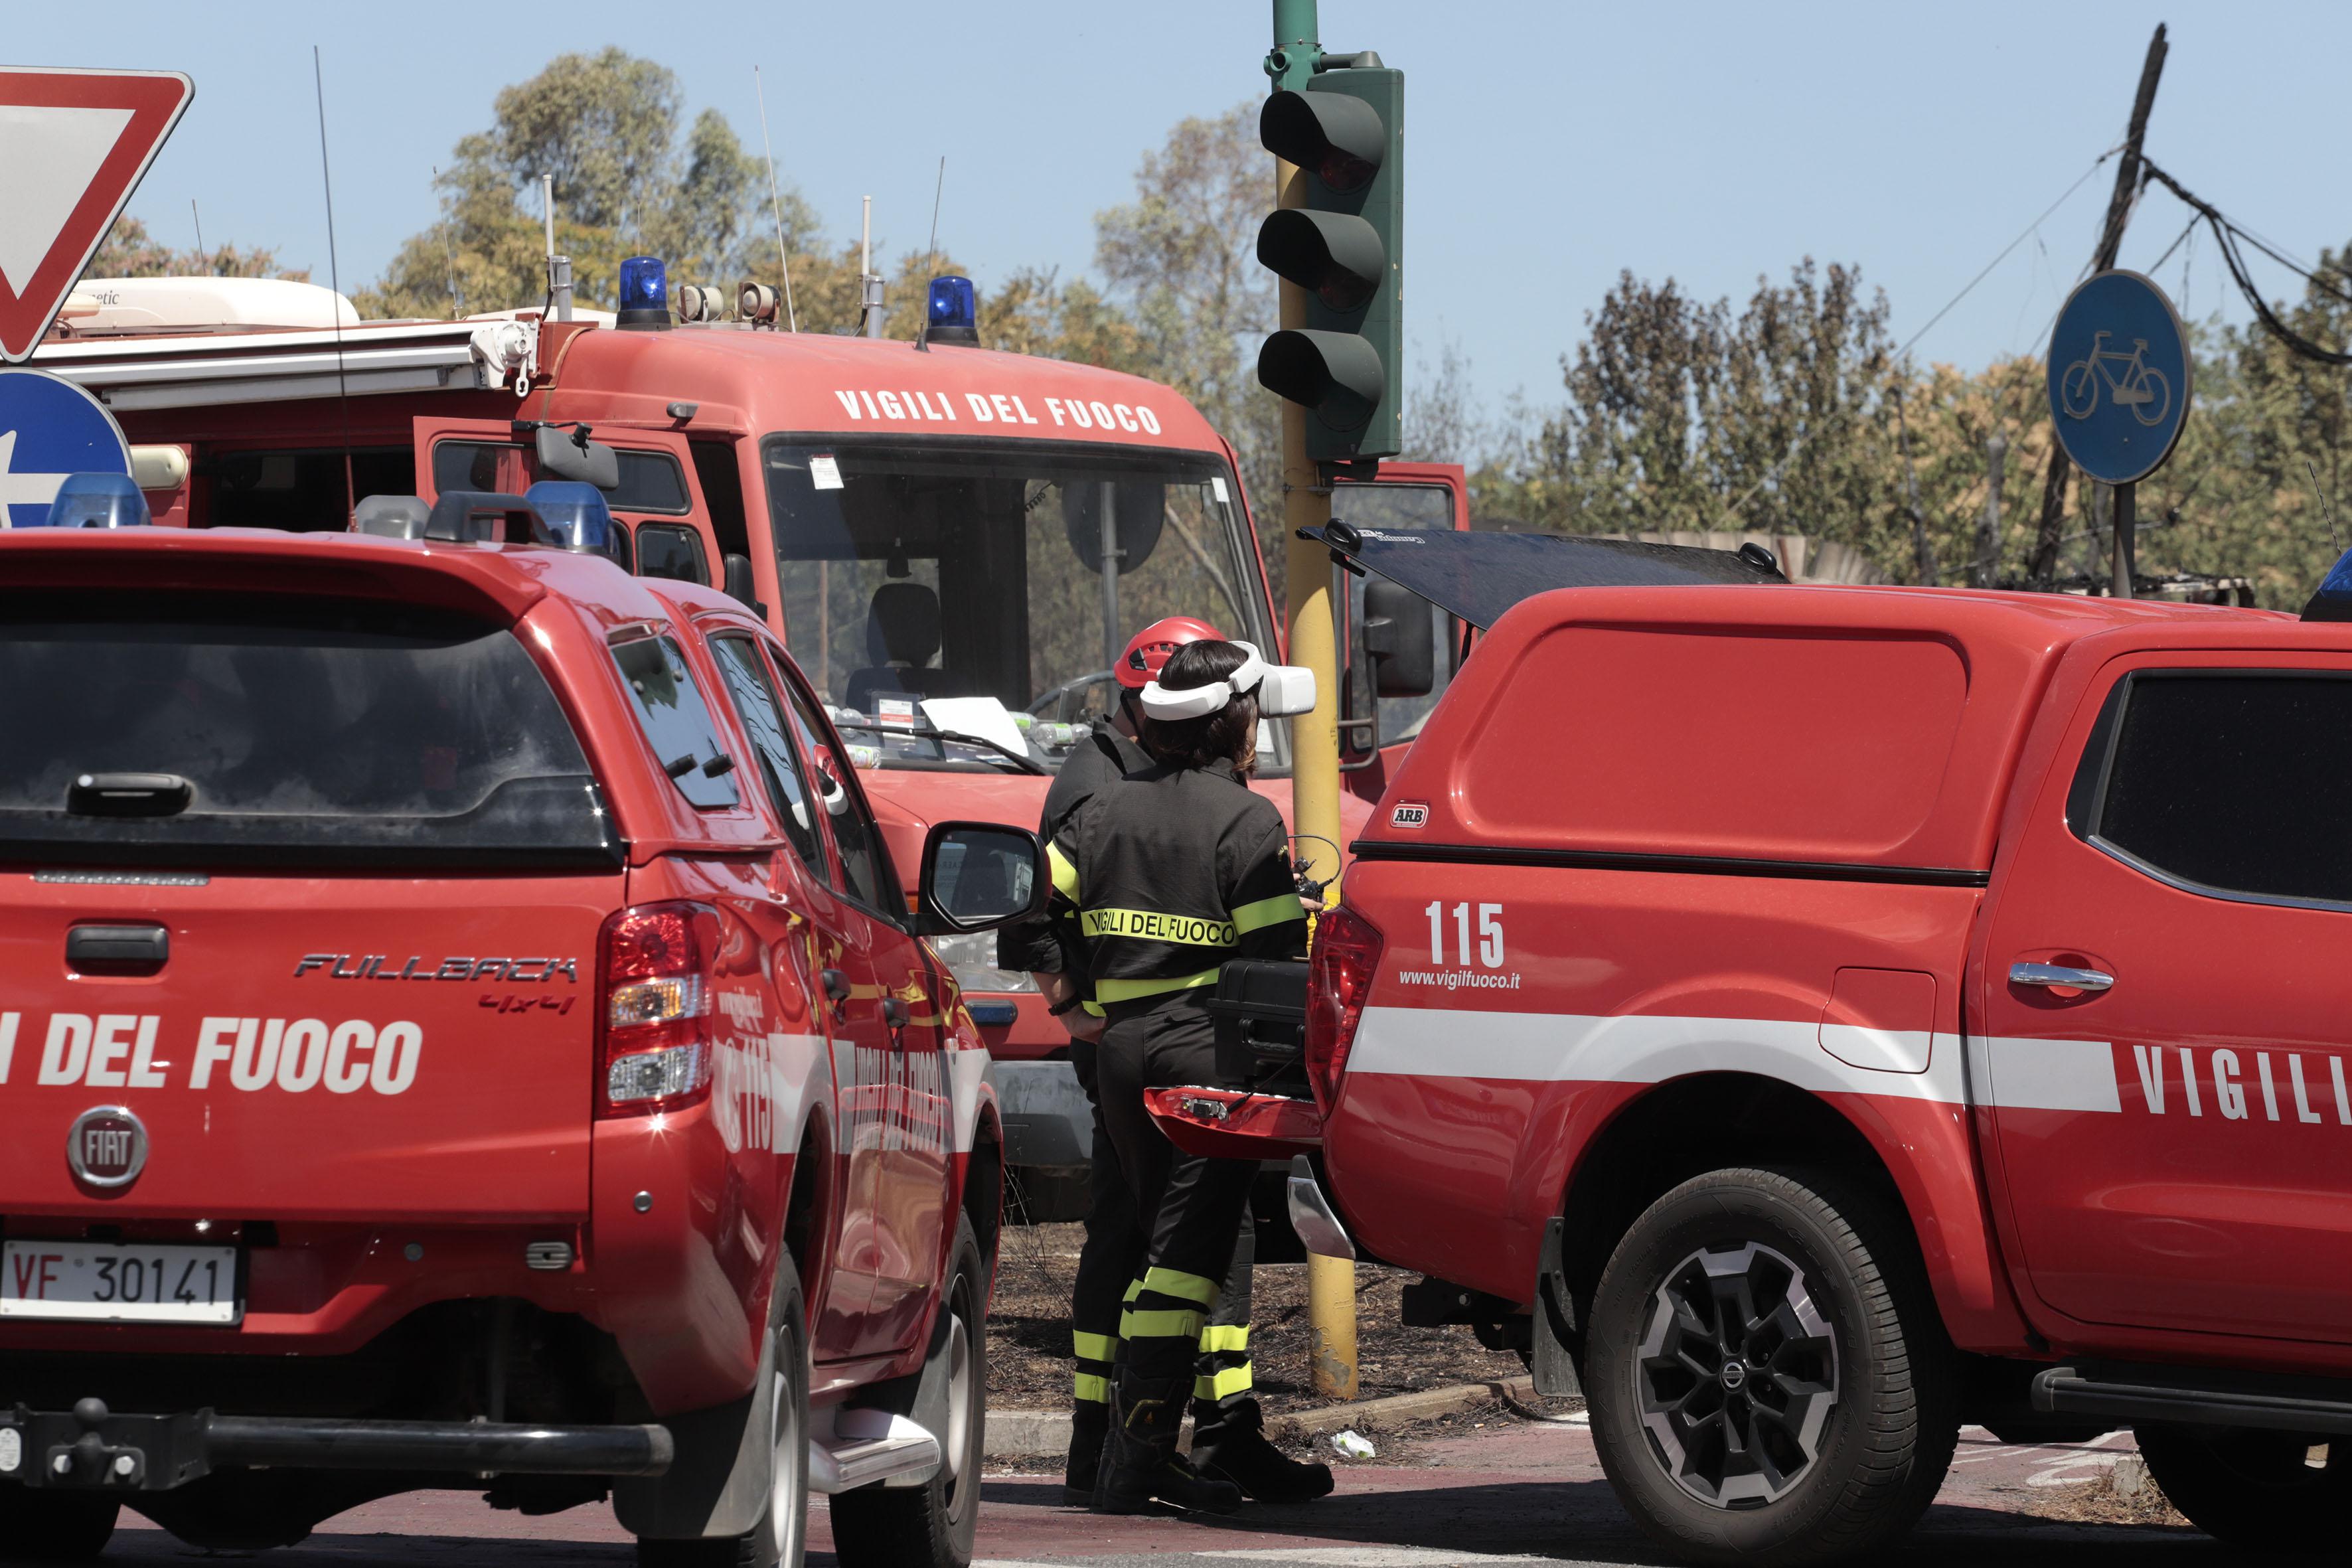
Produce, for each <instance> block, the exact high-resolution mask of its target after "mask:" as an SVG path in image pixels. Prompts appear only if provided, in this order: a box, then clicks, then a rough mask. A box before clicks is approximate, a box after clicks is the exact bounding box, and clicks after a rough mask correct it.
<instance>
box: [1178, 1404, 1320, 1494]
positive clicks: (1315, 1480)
mask: <svg viewBox="0 0 2352 1568" xmlns="http://www.w3.org/2000/svg"><path fill="white" fill-rule="evenodd" d="M1192 1468H1194V1469H1196V1470H1198V1471H1200V1473H1201V1474H1202V1475H1203V1476H1211V1477H1215V1478H1218V1479H1223V1480H1228V1481H1231V1482H1232V1483H1233V1484H1234V1485H1235V1486H1237V1487H1239V1488H1240V1489H1242V1491H1243V1492H1244V1494H1245V1495H1246V1496H1248V1497H1251V1498H1253V1499H1255V1500H1257V1501H1259V1502H1312V1501H1314V1500H1316V1499H1317V1498H1319V1497H1322V1496H1325V1495H1326V1494H1328V1492H1329V1491H1330V1489H1331V1467H1330V1466H1328V1465H1313V1464H1304V1463H1301V1462H1300V1461H1299V1460H1297V1459H1294V1458H1291V1457H1290V1456H1289V1455H1287V1454H1286V1453H1284V1452H1283V1451H1282V1450H1281V1449H1279V1448H1277V1447H1275V1446H1274V1445H1273V1444H1272V1443H1269V1442H1267V1441H1266V1438H1265V1417H1264V1416H1263V1415H1260V1414H1259V1412H1258V1407H1257V1401H1256V1400H1255V1399H1236V1400H1234V1402H1233V1403H1232V1404H1231V1405H1223V1406H1220V1405H1206V1404H1203V1405H1196V1406H1195V1407H1194V1409H1193V1412H1192Z"/></svg>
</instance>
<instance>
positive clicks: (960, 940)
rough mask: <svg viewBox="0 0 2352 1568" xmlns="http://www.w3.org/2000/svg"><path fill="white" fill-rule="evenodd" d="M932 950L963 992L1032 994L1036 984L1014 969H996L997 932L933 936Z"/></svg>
mask: <svg viewBox="0 0 2352 1568" xmlns="http://www.w3.org/2000/svg"><path fill="white" fill-rule="evenodd" d="M931 950H932V951H933V952H937V953H938V954H939V955H940V963H944V964H946V965H947V966H948V969H949V971H950V973H953V974H954V975H955V977H956V984H959V985H961V986H962V987H963V988H964V989H965V990H966V991H1034V990H1036V989H1037V983H1036V982H1035V981H1034V980H1032V979H1030V978H1029V976H1028V975H1026V974H1024V973H1022V972H1021V971H1019V970H1017V969H999V968H997V967H996V933H995V932H994V931H971V932H968V933H966V934H965V935H962V936H935V937H933V938H931Z"/></svg>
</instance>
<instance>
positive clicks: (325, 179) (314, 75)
mask: <svg viewBox="0 0 2352 1568" xmlns="http://www.w3.org/2000/svg"><path fill="white" fill-rule="evenodd" d="M310 83H311V86H312V87H313V88H314V89H316V90H317V93H318V99H319V183H320V185H321V186H322V187H323V188H324V189H325V191H326V194H327V283H328V286H329V287H330V288H331V289H332V290H333V294H334V298H333V300H331V302H330V303H329V305H328V307H327V319H328V320H329V321H331V322H333V323H334V328H335V404H336V406H337V407H338V408H339V409H340V410H341V414H342V418H343V524H344V526H345V527H349V526H350V525H351V521H352V512H353V510H355V509H356V508H357V507H358V505H359V498H358V496H357V494H356V493H355V492H356V490H357V489H358V486H357V485H356V484H354V483H353V482H352V389H351V384H350V383H349V382H348V381H346V380H345V379H344V376H343V276H342V269H341V267H340V266H338V265H337V263H336V260H335V176H334V172H333V171H332V170H331V168H330V167H329V166H328V163H327V71H326V67H325V66H323V65H321V64H320V60H319V46H318V45H316V44H312V45H311V46H310Z"/></svg>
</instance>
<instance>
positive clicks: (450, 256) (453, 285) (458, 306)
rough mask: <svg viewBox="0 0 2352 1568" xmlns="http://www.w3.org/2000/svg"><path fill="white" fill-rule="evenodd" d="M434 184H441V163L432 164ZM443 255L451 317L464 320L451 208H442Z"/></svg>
mask: <svg viewBox="0 0 2352 1568" xmlns="http://www.w3.org/2000/svg"><path fill="white" fill-rule="evenodd" d="M432 169H433V184H434V185H435V187H436V189H437V188H438V187H439V185H440V184H441V165H439V164H438V163H436V164H434V165H432ZM441 255H442V257H443V258H445V259H446V261H447V262H448V264H449V319H450V320H451V321H462V320H463V319H464V318H465V314H466V297H465V296H464V295H463V294H460V293H459V292H458V291H457V245H456V243H455V242H454V241H452V240H451V239H450V237H449V209H448V208H446V207H444V208H442V209H441Z"/></svg>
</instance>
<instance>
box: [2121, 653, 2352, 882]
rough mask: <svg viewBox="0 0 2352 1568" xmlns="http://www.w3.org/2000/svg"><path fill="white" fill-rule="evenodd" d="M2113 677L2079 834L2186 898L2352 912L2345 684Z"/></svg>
mask: <svg viewBox="0 0 2352 1568" xmlns="http://www.w3.org/2000/svg"><path fill="white" fill-rule="evenodd" d="M2124 679H2125V683H2126V689H2125V691H2124V693H2123V708H2122V718H2121V721H2120V722H2119V723H2116V725H2115V726H2114V734H2113V739H2112V742H2111V743H2110V744H2109V745H2108V746H2107V747H2105V748H2104V751H2105V754H2104V756H2086V757H2085V758H2084V764H2083V765H2084V767H2085V768H2086V769H2088V768H2095V767H2099V766H2100V765H2101V764H2102V763H2104V766H2105V788H2104V790H2101V791H2100V792H2099V793H2098V795H2097V801H2096V805H2095V809H2094V810H2093V811H2092V813H2091V814H2090V819H2089V820H2088V821H2087V822H2081V823H2077V824H2076V825H2075V830H2076V831H2077V832H2078V833H2080V834H2082V836H2083V837H2085V838H2087V839H2089V840H2090V841H2091V842H2092V843H2094V844H2096V845H2098V846H2099V847H2102V848H2105V849H2108V850H2110V851H2114V852H2117V853H2119V854H2121V855H2122V856H2123V857H2124V858H2126V859H2128V860H2130V861H2133V862H2135V863H2137V865H2138V866H2139V867H2140V868H2142V869H2145V870H2150V871H2153V872H2155V873H2156V874H2158V876H2161V877H2163V878H2164V879H2166V880H2168V881H2172V882H2176V883H2178V884H2180V885H2183V886H2185V887H2187V888H2189V889H2190V890H2191V891H2196V892H2204V893H2211V894H2216V895H2220V896H2222V897H2228V898H2235V899H2245V900H2257V901H2264V902H2272V901H2276V902H2293V903H2308V902H2316V903H2326V904H2337V905H2344V906H2347V907H2352V837H2347V835H2346V834H2345V833H2344V832H2343V830H2342V825H2343V824H2344V823H2345V822H2346V821H2347V819H2352V676H2341V675H2328V674H2322V673H2317V672H2288V671H2272V670H2248V671H2237V670H2230V671H2221V670H2212V671H2206V670H2141V671H2136V672H2134V673H2133V674H2131V675H2128V676H2126V677H2125V678H2124ZM2098 749H2100V748H2096V747H2095V750H2098Z"/></svg>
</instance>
